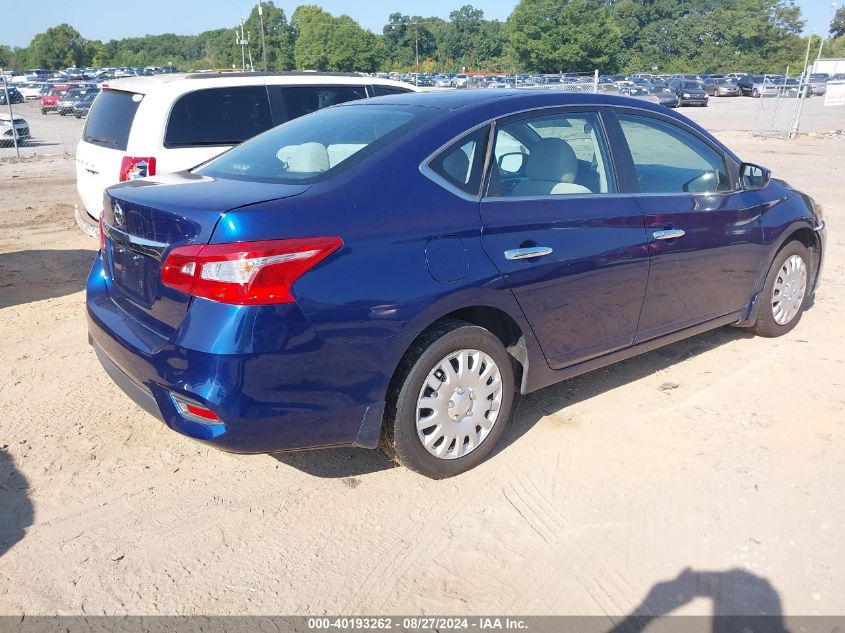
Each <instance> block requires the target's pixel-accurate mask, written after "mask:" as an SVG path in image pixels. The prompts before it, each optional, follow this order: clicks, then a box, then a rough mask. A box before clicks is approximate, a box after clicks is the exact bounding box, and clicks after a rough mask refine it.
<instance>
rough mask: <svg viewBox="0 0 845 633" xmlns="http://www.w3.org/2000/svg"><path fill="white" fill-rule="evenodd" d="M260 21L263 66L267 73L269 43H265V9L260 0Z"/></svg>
mask: <svg viewBox="0 0 845 633" xmlns="http://www.w3.org/2000/svg"><path fill="white" fill-rule="evenodd" d="M258 19H259V21H260V22H261V66H262V67H263V68H264V72H265V73H266V72H267V43H266V42H265V41H264V7H263V6H262V5H261V0H258Z"/></svg>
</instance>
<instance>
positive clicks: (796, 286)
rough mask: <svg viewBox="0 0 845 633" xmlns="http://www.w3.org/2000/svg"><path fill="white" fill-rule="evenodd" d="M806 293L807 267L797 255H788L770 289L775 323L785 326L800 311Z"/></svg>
mask: <svg viewBox="0 0 845 633" xmlns="http://www.w3.org/2000/svg"><path fill="white" fill-rule="evenodd" d="M806 291H807V265H806V264H805V263H804V260H803V259H802V258H801V257H799V256H798V255H790V256H789V257H788V258H787V259H786V261H785V262H783V265H782V266H781V267H780V270H779V271H778V276H777V279H775V285H774V286H773V287H772V315H773V316H774V319H775V323H777V324H778V325H786V324H787V323H790V322H791V321H792V319H794V318H795V317H796V316H797V315H798V313H799V312H800V311H801V306H802V305H803V304H804V294H805V293H806Z"/></svg>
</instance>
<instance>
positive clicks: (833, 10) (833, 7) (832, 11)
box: [816, 2, 836, 61]
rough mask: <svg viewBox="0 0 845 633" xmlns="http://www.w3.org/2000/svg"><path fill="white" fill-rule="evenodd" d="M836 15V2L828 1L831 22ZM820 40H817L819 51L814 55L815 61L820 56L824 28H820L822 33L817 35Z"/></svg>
mask: <svg viewBox="0 0 845 633" xmlns="http://www.w3.org/2000/svg"><path fill="white" fill-rule="evenodd" d="M834 17H836V3H835V2H831V3H830V21H831V22H833V18H834ZM819 37H820V39H821V41H820V42H819V53H818V55H816V61H818V60H820V59H821V58H822V47H823V46H824V29H822V34H821V35H820V36H819Z"/></svg>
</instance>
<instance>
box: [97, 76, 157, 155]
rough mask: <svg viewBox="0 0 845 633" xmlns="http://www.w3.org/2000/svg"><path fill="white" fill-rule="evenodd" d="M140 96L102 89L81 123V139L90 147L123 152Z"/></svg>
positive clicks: (141, 96) (141, 97)
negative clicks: (83, 126) (82, 126)
mask: <svg viewBox="0 0 845 633" xmlns="http://www.w3.org/2000/svg"><path fill="white" fill-rule="evenodd" d="M143 98H144V96H143V95H140V94H135V93H132V92H124V91H122V90H103V92H102V94H101V95H100V98H99V99H97V102H96V104H95V105H94V107H93V108H91V112H90V113H89V114H88V118H87V119H86V121H85V129H84V130H83V132H82V140H83V141H85V142H86V143H91V144H92V145H99V146H100V147H108V148H110V149H117V150H121V151H124V150H126V143H127V142H128V141H129V131H130V130H131V129H132V121H133V120H134V119H135V112H137V111H138V105H139V104H140V103H141V100H142V99H143Z"/></svg>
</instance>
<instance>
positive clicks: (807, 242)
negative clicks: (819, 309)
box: [736, 219, 822, 327]
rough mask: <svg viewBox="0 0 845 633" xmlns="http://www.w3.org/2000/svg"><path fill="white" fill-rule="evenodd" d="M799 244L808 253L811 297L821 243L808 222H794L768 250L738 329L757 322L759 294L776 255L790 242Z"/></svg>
mask: <svg viewBox="0 0 845 633" xmlns="http://www.w3.org/2000/svg"><path fill="white" fill-rule="evenodd" d="M795 241H797V242H800V243H801V244H803V245H804V246H805V247H806V248H807V250H808V251H809V252H810V265H811V267H812V277H811V279H812V288H811V290H810V291H808V294H810V295H812V293H813V292H814V291H815V287H816V285H817V284H818V277H819V273H820V270H821V268H820V265H821V257H822V252H821V249H822V241H821V238H820V237H819V235H818V233H817V232H816V230H815V229H814V227H813V226H812V225H811V224H810V220H805V219H801V220H796V221H795V222H793V223H791V224H790V225H789V226H788V227H787V228H786V229H784V230H783V231H781V232H780V235H779V237H778V239H777V240H775V241H774V242H773V243H772V244H771V246H770V248H769V251H768V252H769V256H768V258H767V259H766V264H765V267H764V268H763V270H762V272H761V277H760V279H759V280H758V282H757V288H756V290H755V292H754V295H753V297H752V298H751V301H750V302H749V305H748V307H747V309H746V313H745V317H744V318H743V319H742V320H741V321H739V322H738V323H737V324H736V325H737V326H739V327H748V326H751V325H753V324H754V323H755V322H756V321H757V314H758V313H759V310H760V301H759V298H760V294H761V293H762V291H763V288H764V286H765V284H766V277H767V275H768V272H769V269H770V268H771V266H772V262H774V260H775V258H776V257H777V256H778V253H780V252H781V250H783V248H784V247H785V246H786V245H787V244H789V243H790V242H795Z"/></svg>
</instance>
